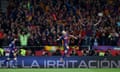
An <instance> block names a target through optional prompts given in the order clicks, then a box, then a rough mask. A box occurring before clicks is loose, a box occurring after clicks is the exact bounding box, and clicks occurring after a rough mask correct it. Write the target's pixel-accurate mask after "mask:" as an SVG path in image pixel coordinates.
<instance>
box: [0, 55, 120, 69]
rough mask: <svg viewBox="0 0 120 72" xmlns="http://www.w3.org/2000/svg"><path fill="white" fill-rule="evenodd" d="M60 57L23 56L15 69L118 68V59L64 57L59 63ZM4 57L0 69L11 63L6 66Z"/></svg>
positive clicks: (0, 58) (0, 59) (119, 63)
mask: <svg viewBox="0 0 120 72" xmlns="http://www.w3.org/2000/svg"><path fill="white" fill-rule="evenodd" d="M60 58H61V57H47V56H46V57H36V56H25V57H18V59H17V67H21V68H120V57H119V56H117V57H98V56H91V57H90V56H84V57H78V56H76V57H65V58H64V61H60ZM5 59H6V57H0V68H3V67H8V66H9V65H10V64H12V63H13V61H12V60H11V61H10V62H9V63H7V64H6V65H5V64H4V60H5Z"/></svg>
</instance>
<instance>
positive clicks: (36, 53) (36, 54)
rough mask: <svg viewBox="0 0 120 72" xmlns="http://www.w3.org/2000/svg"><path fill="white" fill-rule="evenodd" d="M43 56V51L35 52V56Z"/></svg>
mask: <svg viewBox="0 0 120 72" xmlns="http://www.w3.org/2000/svg"><path fill="white" fill-rule="evenodd" d="M42 55H43V51H35V56H42Z"/></svg>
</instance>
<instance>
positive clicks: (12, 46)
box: [6, 41, 17, 58]
mask: <svg viewBox="0 0 120 72" xmlns="http://www.w3.org/2000/svg"><path fill="white" fill-rule="evenodd" d="M16 51H17V48H15V42H14V41H12V42H11V43H10V44H9V46H8V48H6V52H7V56H9V57H10V58H13V57H14V53H15V52H16Z"/></svg>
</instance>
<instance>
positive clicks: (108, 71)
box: [0, 68, 120, 72]
mask: <svg viewBox="0 0 120 72" xmlns="http://www.w3.org/2000/svg"><path fill="white" fill-rule="evenodd" d="M0 72H120V68H117V69H87V68H85V69H78V68H77V69H0Z"/></svg>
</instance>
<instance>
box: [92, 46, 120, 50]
mask: <svg viewBox="0 0 120 72" xmlns="http://www.w3.org/2000/svg"><path fill="white" fill-rule="evenodd" d="M92 48H93V49H98V50H108V49H111V50H120V47H117V46H93V47H92Z"/></svg>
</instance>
